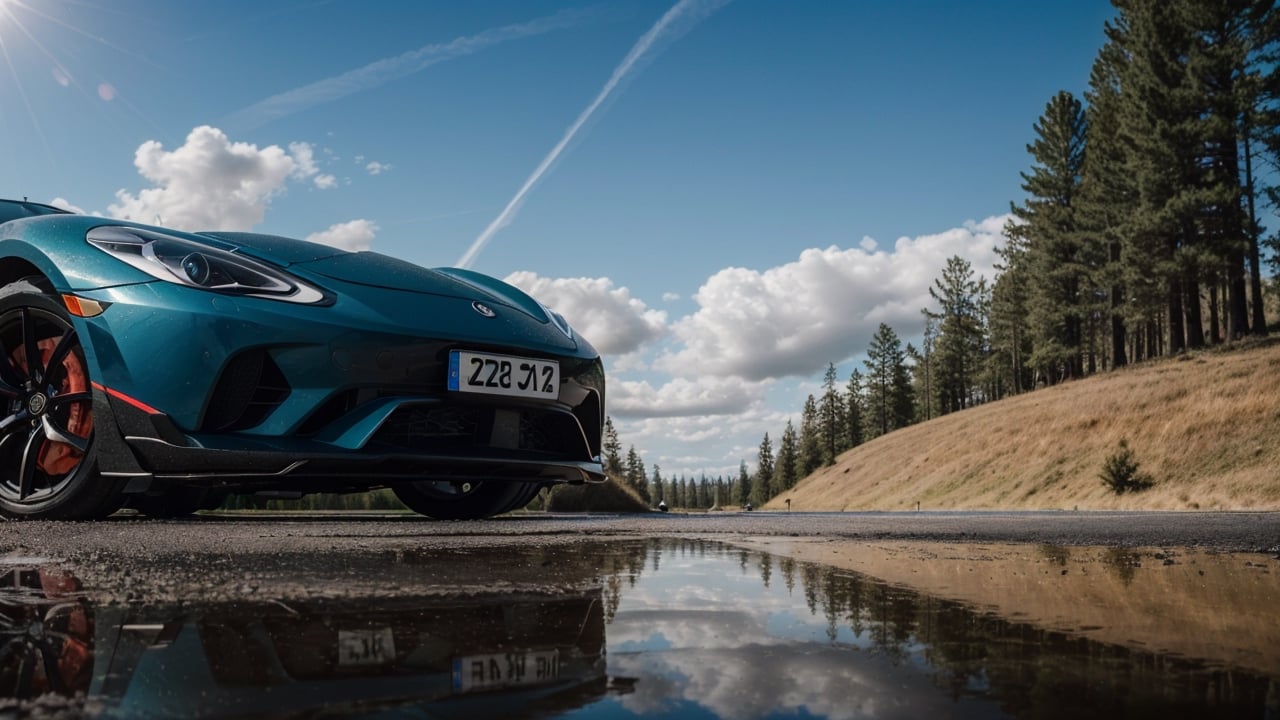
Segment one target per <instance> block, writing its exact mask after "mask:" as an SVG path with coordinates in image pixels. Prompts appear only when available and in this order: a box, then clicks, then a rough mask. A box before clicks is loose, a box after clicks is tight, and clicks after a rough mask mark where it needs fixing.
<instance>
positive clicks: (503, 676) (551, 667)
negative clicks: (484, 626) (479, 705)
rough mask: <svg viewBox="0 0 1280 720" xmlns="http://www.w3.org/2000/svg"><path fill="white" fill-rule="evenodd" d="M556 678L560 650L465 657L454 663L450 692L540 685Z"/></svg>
mask: <svg viewBox="0 0 1280 720" xmlns="http://www.w3.org/2000/svg"><path fill="white" fill-rule="evenodd" d="M559 677H560V651H559V650H529V651H524V652H509V653H491V654H488V655H466V656H463V657H457V658H454V659H453V689H454V690H455V691H457V692H474V691H477V690H497V689H499V688H508V687H513V686H520V685H539V684H542V683H548V682H554V681H555V680H556V679H558V678H559Z"/></svg>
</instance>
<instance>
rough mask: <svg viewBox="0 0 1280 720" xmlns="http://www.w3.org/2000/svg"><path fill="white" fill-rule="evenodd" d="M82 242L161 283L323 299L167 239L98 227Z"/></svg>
mask: <svg viewBox="0 0 1280 720" xmlns="http://www.w3.org/2000/svg"><path fill="white" fill-rule="evenodd" d="M85 239H86V240H88V241H89V244H90V245H92V246H94V247H96V248H98V249H99V250H101V251H102V252H105V253H106V254H108V255H110V256H111V257H113V258H115V259H117V260H119V261H121V262H124V263H128V264H129V265H131V266H133V267H135V268H137V269H139V270H141V271H142V272H144V273H146V274H148V275H150V276H151V277H153V278H156V279H158V280H164V281H165V282H171V283H176V284H178V285H186V286H188V287H193V288H199V289H201V290H209V291H211V292H218V293H225V294H228V295H247V296H249V297H258V298H266V299H268V300H283V301H285V302H292V303H301V304H306V305H311V304H316V303H323V302H326V301H327V300H328V298H327V297H326V296H325V294H324V292H322V291H321V290H320V289H319V288H316V287H314V286H312V285H309V284H307V283H305V282H303V281H302V280H299V279H298V278H296V277H293V276H292V275H289V274H288V273H285V272H282V271H280V270H278V269H276V268H273V267H271V266H270V265H267V264H265V263H261V262H258V261H257V260H254V259H253V258H249V257H245V256H243V255H237V254H235V253H232V252H227V251H226V250H220V249H218V248H215V247H210V246H209V245H204V244H202V243H197V242H193V241H191V240H184V239H182V238H179V237H174V236H172V235H165V234H164V233H158V232H154V231H152V230H143V229H140V228H129V227H121V226H117V225H104V226H100V227H96V228H94V229H92V230H90V231H89V233H88V234H87V235H86V236H85Z"/></svg>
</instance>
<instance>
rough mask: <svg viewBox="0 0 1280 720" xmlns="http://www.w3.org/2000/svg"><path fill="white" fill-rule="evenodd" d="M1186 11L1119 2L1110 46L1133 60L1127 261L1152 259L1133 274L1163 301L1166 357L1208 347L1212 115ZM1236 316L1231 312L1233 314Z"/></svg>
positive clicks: (1127, 113)
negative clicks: (1208, 125) (1205, 217)
mask: <svg viewBox="0 0 1280 720" xmlns="http://www.w3.org/2000/svg"><path fill="white" fill-rule="evenodd" d="M1186 5H1187V3H1186V2H1183V1H1182V0H1176V1H1175V0H1170V1H1168V2H1165V1H1163V0H1161V1H1158V2H1157V1H1156V0H1116V6H1117V9H1118V10H1119V15H1118V16H1117V18H1116V21H1115V23H1114V24H1111V25H1109V26H1108V38H1109V39H1110V40H1112V41H1113V42H1116V43H1117V45H1119V46H1120V47H1121V48H1122V50H1123V51H1124V54H1125V58H1126V59H1127V62H1125V64H1124V66H1123V68H1122V69H1121V72H1120V85H1121V89H1122V92H1123V94H1124V101H1125V102H1124V103H1122V105H1121V107H1122V112H1121V113H1120V123H1119V128H1120V135H1121V137H1122V138H1123V139H1124V141H1125V142H1126V143H1129V145H1130V148H1131V150H1132V151H1131V152H1129V153H1128V154H1127V159H1128V171H1129V173H1130V174H1131V175H1132V177H1133V178H1134V180H1135V185H1136V187H1137V190H1138V194H1137V199H1138V202H1137V204H1136V211H1135V213H1134V214H1133V217H1132V218H1131V227H1132V228H1133V232H1132V233H1131V234H1130V237H1129V238H1128V239H1129V243H1130V247H1129V248H1126V249H1128V250H1130V252H1129V253H1127V254H1126V255H1127V257H1129V258H1133V259H1138V258H1143V259H1144V260H1146V259H1149V262H1144V264H1145V265H1147V266H1148V267H1147V268H1143V267H1141V266H1139V267H1138V268H1136V269H1137V271H1138V272H1137V273H1135V274H1136V275H1139V276H1141V275H1147V276H1148V278H1147V280H1146V282H1147V283H1150V284H1152V285H1153V286H1154V287H1152V288H1151V289H1150V290H1151V291H1152V292H1155V293H1157V294H1160V295H1163V298H1164V308H1163V315H1164V321H1165V325H1166V331H1167V347H1166V348H1165V351H1166V352H1168V353H1171V354H1172V353H1179V352H1182V351H1184V350H1186V349H1187V347H1188V346H1190V347H1197V346H1198V345H1199V344H1202V343H1203V324H1202V320H1201V312H1200V291H1199V277H1200V272H1201V268H1202V266H1203V265H1204V263H1205V261H1206V257H1205V255H1204V250H1205V248H1204V247H1203V245H1202V243H1201V242H1200V237H1199V234H1198V225H1197V222H1196V220H1197V215H1198V214H1199V212H1200V210H1201V208H1202V204H1201V201H1200V198H1199V197H1198V195H1199V194H1200V192H1201V190H1202V188H1203V187H1204V181H1205V168H1204V166H1203V165H1202V164H1201V156H1200V155H1201V150H1202V148H1203V147H1204V143H1205V141H1206V139H1207V138H1206V136H1205V128H1204V118H1205V116H1206V114H1207V112H1208V107H1207V105H1206V103H1205V102H1204V97H1203V95H1202V94H1201V93H1199V92H1197V90H1196V88H1195V84H1194V81H1193V77H1192V74H1191V73H1190V72H1189V69H1188V60H1189V58H1190V56H1191V50H1192V45H1193V36H1194V33H1193V32H1192V31H1191V29H1190V28H1189V27H1188V26H1187V23H1186V22H1185V14H1186V9H1187V8H1186ZM1144 271H1145V272H1144ZM1135 279H1140V278H1135ZM1137 294H1138V296H1139V297H1143V296H1144V294H1143V293H1137ZM1229 304H1231V305H1233V306H1234V301H1230V302H1229ZM1236 315H1238V309H1235V308H1234V307H1233V309H1232V311H1231V313H1230V314H1229V316H1231V317H1234V316H1236ZM1236 322H1237V321H1236V320H1232V321H1231V323H1232V324H1235V323H1236ZM1236 330H1238V329H1236V328H1228V332H1229V333H1231V332H1234V331H1236Z"/></svg>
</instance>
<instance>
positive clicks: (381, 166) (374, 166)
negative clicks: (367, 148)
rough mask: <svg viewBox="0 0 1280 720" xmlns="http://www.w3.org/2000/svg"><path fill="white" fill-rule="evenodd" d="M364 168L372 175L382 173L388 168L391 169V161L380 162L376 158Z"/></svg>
mask: <svg viewBox="0 0 1280 720" xmlns="http://www.w3.org/2000/svg"><path fill="white" fill-rule="evenodd" d="M364 169H365V170H366V171H367V172H368V173H369V174H370V175H381V174H382V173H384V172H387V171H388V170H390V169H391V163H380V162H378V161H377V160H374V161H373V162H371V163H369V164H368V165H365V166H364Z"/></svg>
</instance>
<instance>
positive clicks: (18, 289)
mask: <svg viewBox="0 0 1280 720" xmlns="http://www.w3.org/2000/svg"><path fill="white" fill-rule="evenodd" d="M93 420H94V418H93V394H92V389H91V385H90V377H89V365H88V362H87V361H86V359H85V355H84V349H83V347H82V344H81V341H80V337H79V335H78V333H77V332H76V330H75V327H74V326H73V325H72V323H71V316H70V315H69V314H68V313H67V311H66V310H65V309H64V308H63V307H62V305H61V304H60V303H59V302H57V301H56V300H55V299H54V298H53V297H51V296H50V295H48V294H45V293H44V292H42V291H41V289H40V287H38V286H37V285H36V284H35V282H33V281H32V279H31V278H28V279H25V280H18V281H16V282H12V283H9V284H8V285H5V286H4V287H3V288H0V514H2V515H4V516H6V517H11V518H29V519H39V520H83V519H89V518H96V517H103V516H106V515H109V514H111V513H112V512H114V511H115V510H116V508H118V507H119V506H120V504H119V503H120V493H119V487H120V486H119V483H117V482H114V481H112V480H109V479H106V478H102V477H101V476H100V475H99V474H98V470H97V465H98V463H97V452H96V448H95V446H94V442H93Z"/></svg>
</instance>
